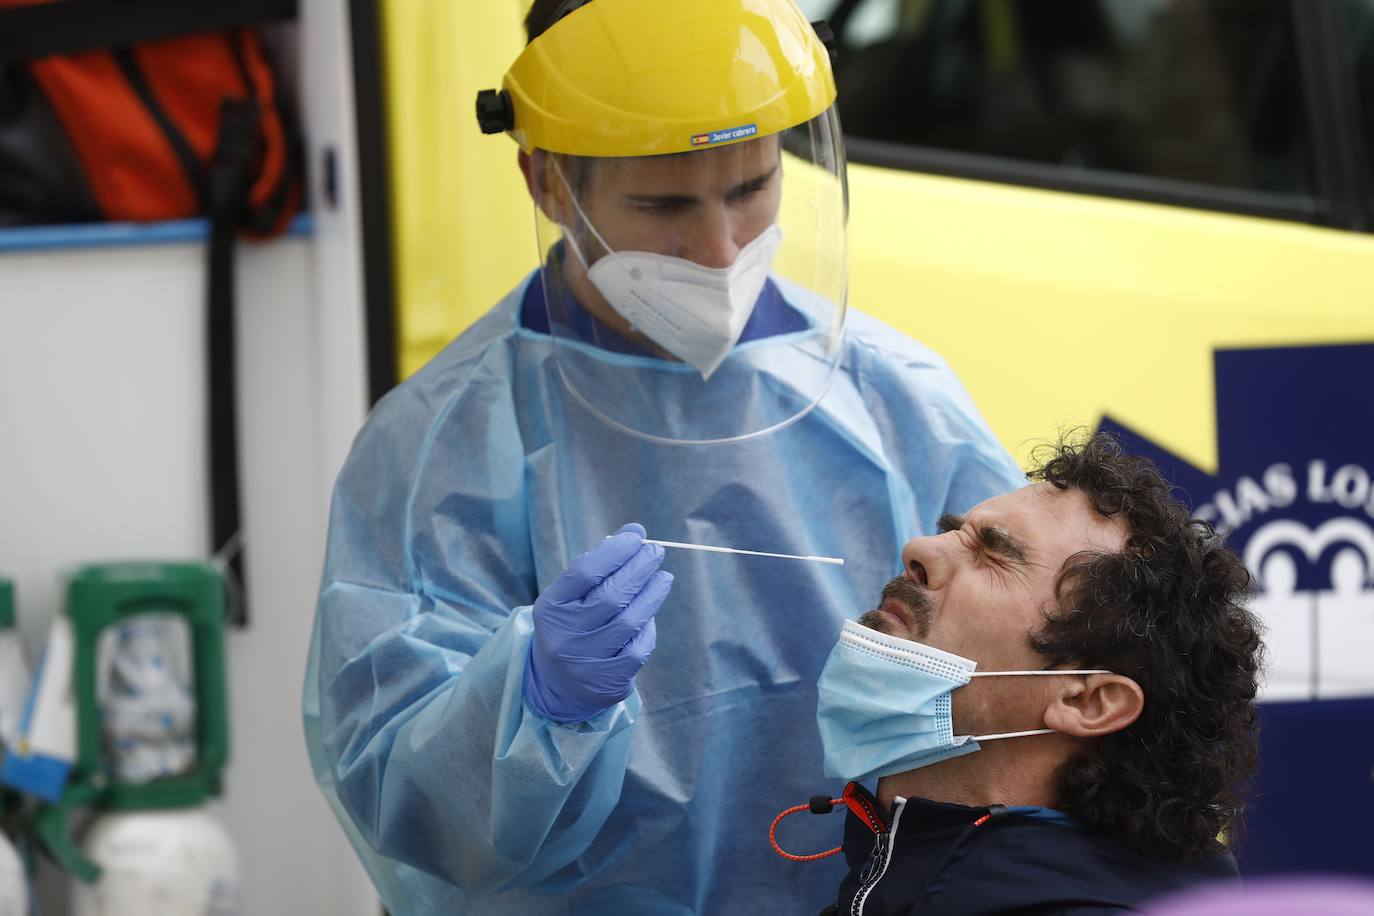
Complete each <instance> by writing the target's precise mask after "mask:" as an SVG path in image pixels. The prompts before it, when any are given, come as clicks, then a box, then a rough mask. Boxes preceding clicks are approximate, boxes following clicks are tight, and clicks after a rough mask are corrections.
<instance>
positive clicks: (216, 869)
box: [72, 808, 240, 916]
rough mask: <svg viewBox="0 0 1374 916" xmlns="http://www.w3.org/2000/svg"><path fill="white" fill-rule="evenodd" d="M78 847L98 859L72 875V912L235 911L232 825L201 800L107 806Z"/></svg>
mask: <svg viewBox="0 0 1374 916" xmlns="http://www.w3.org/2000/svg"><path fill="white" fill-rule="evenodd" d="M81 850H82V852H83V853H85V855H86V856H88V857H89V858H90V860H91V861H92V862H94V863H95V864H96V865H98V866H99V867H100V870H101V877H100V880H99V881H97V882H96V883H94V884H88V883H86V882H84V881H77V882H75V887H74V888H73V893H72V913H73V916H125V914H135V913H138V914H145V913H146V914H148V916H183V914H185V916H189V914H192V913H194V914H195V916H237V914H238V913H239V912H240V909H239V864H238V854H237V853H236V852H235V851H234V843H233V840H231V839H230V838H229V834H228V832H227V831H226V830H225V829H224V827H223V826H221V825H220V823H219V821H218V820H216V819H215V818H214V817H212V816H211V815H210V814H209V813H208V812H207V811H205V810H204V809H203V808H177V809H173V810H169V811H128V812H118V813H107V814H102V815H100V817H99V819H98V820H97V821H96V822H95V823H94V824H93V825H92V826H91V828H90V829H89V830H88V831H87V832H86V835H85V837H83V839H82V841H81Z"/></svg>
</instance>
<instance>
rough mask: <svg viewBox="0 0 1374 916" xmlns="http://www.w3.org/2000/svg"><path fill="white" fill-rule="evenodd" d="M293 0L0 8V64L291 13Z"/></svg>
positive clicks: (160, 0)
mask: <svg viewBox="0 0 1374 916" xmlns="http://www.w3.org/2000/svg"><path fill="white" fill-rule="evenodd" d="M297 3H298V0H231V2H220V3H206V2H200V0H54V2H51V3H40V4H38V5H36V6H20V7H15V8H13V9H4V10H0V66H5V65H7V64H12V63H18V62H19V61H25V60H32V59H34V58H37V57H48V56H50V55H53V54H76V53H79V52H81V51H93V50H95V49H97V48H115V47H120V46H122V45H129V44H134V43H136V42H140V41H154V40H156V39H159V38H173V37H176V36H178V35H191V34H194V33H197V32H223V31H227V30H229V29H237V28H243V27H245V26H251V25H260V24H262V23H264V22H274V21H277V20H282V19H294V18H295V17H296V8H297Z"/></svg>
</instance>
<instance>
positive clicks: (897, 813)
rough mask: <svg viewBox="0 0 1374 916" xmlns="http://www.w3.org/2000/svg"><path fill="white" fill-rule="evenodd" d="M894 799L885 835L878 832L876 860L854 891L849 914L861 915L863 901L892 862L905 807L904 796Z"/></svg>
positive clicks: (852, 915)
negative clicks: (898, 826) (866, 878)
mask: <svg viewBox="0 0 1374 916" xmlns="http://www.w3.org/2000/svg"><path fill="white" fill-rule="evenodd" d="M896 801H897V807H896V810H894V811H893V813H892V826H891V827H889V828H888V829H887V833H886V834H885V835H884V834H881V833H880V834H878V860H877V861H875V862H874V863H873V868H872V875H871V876H870V877H869V879H868V880H867V881H865V882H864V883H863V884H861V885H860V886H859V889H858V890H857V891H855V892H854V902H853V904H852V905H851V906H850V908H849V912H850V914H851V916H862V914H863V911H864V902H865V901H866V900H867V899H868V895H869V893H870V892H871V891H872V890H873V888H875V887H877V886H878V882H879V881H881V880H883V875H885V874H887V866H888V865H889V864H890V863H891V862H892V853H893V850H895V849H896V847H897V825H898V824H900V823H901V821H902V811H904V810H905V809H906V799H905V798H898V799H897V800H896Z"/></svg>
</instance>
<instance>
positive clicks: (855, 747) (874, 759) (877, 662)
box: [816, 620, 1110, 781]
mask: <svg viewBox="0 0 1374 916" xmlns="http://www.w3.org/2000/svg"><path fill="white" fill-rule="evenodd" d="M977 667H978V663H977V662H975V661H972V660H971V659H967V658H963V657H961V656H958V655H954V654H952V653H950V652H943V651H941V650H939V649H936V648H934V647H933V646H927V645H925V644H923V643H919V642H913V641H911V640H909V639H901V638H899V637H896V636H889V635H887V634H886V633H880V632H878V631H877V630H874V629H871V628H869V627H865V626H863V625H862V624H859V623H856V622H854V621H852V620H846V621H845V623H844V629H843V630H842V631H841V632H840V639H839V642H837V643H836V644H835V648H834V649H833V650H831V652H830V658H829V659H828V660H827V661H826V663H825V669H824V670H823V671H822V672H821V678H820V682H819V683H818V684H817V689H818V692H819V696H818V698H817V706H816V722H817V724H818V725H819V726H820V731H821V745H822V747H823V749H824V751H825V773H826V775H827V776H834V777H837V778H840V779H845V780H858V781H862V780H867V779H871V778H874V777H878V776H889V775H891V774H893V773H904V772H906V771H907V770H914V769H917V768H919V767H924V766H930V765H931V764H932V763H939V762H940V761H942V760H950V759H952V758H954V757H962V756H963V755H964V754H971V753H973V752H974V751H976V750H978V742H980V741H991V740H994V739H997V738H1019V737H1022V736H1024V735H1043V734H1048V733H1049V732H1052V731H1054V729H1052V728H1036V729H1031V730H1029V731H1020V732H1005V733H1003V734H996V735H956V734H954V720H953V717H952V715H951V695H952V694H953V693H954V691H955V690H957V689H958V688H960V687H963V686H964V685H965V684H967V683H968V682H969V680H970V679H971V678H975V677H1013V676H1029V675H1051V674H1109V673H1110V672H1108V671H1103V670H1100V669H1093V670H1076V671H1064V670H1060V669H1054V670H1050V671H975V670H974V669H975V668H977Z"/></svg>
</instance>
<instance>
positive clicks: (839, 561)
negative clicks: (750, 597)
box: [644, 538, 844, 566]
mask: <svg viewBox="0 0 1374 916" xmlns="http://www.w3.org/2000/svg"><path fill="white" fill-rule="evenodd" d="M644 543H646V544H658V545H659V546H661V547H680V548H682V549H683V550H708V551H710V552H711V553H737V554H740V555H742V556H746V557H773V558H774V559H777V560H808V561H810V562H812V563H829V564H831V565H832V566H843V565H844V559H843V558H841V557H802V556H797V555H796V554H791V553H766V552H764V551H762V550H740V549H738V548H736V547H712V546H710V545H709V544H681V543H679V542H677V541H659V540H655V539H654V538H645V539H644Z"/></svg>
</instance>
